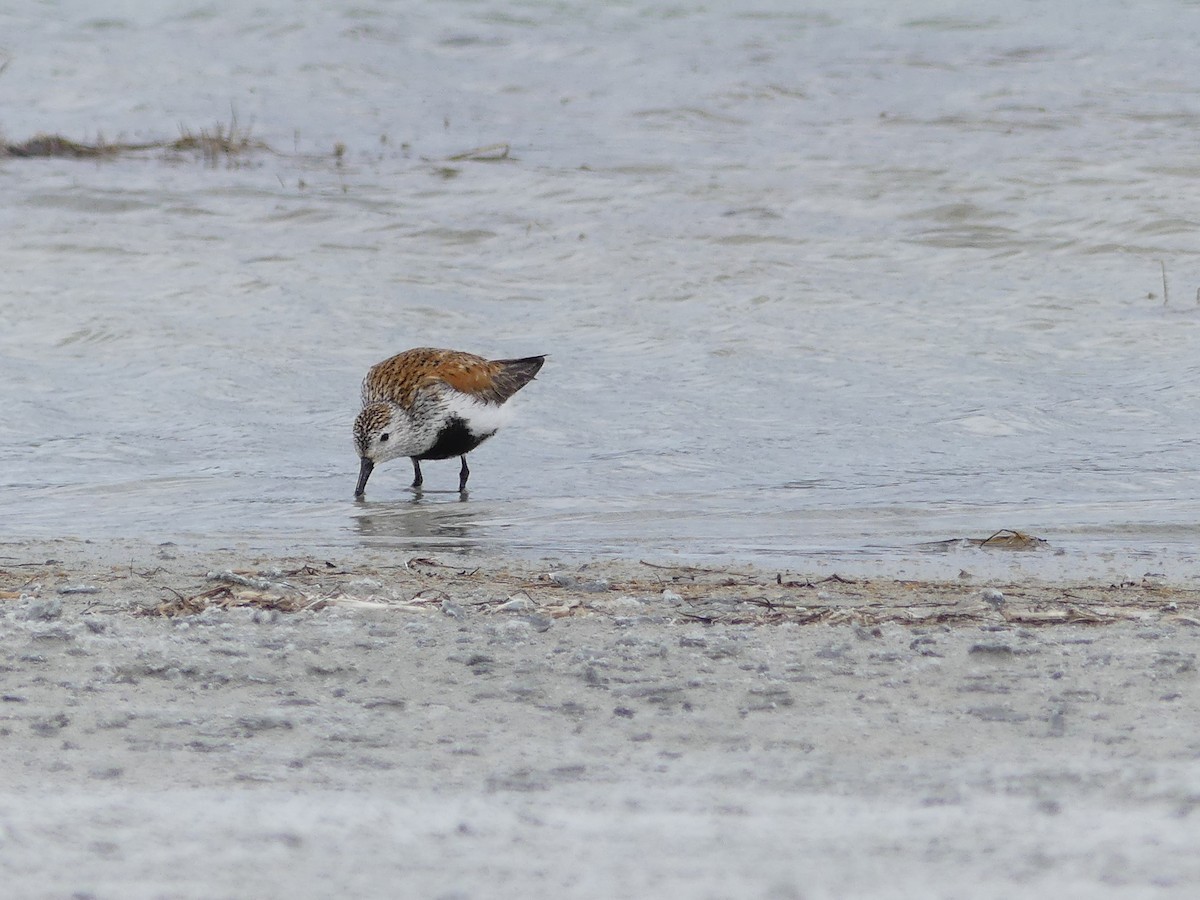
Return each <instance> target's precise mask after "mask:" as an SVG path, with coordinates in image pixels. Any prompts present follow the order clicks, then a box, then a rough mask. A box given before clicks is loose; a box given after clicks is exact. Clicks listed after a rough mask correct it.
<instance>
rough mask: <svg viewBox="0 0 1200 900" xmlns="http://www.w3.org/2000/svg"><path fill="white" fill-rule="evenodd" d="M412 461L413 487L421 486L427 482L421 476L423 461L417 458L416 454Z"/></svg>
mask: <svg viewBox="0 0 1200 900" xmlns="http://www.w3.org/2000/svg"><path fill="white" fill-rule="evenodd" d="M412 462H413V483H412V486H413V487H420V486H421V485H422V484H424V483H425V479H424V478H422V477H421V463H420V462H419V461H418V460H417V458H416V457H415V456H414V457H412Z"/></svg>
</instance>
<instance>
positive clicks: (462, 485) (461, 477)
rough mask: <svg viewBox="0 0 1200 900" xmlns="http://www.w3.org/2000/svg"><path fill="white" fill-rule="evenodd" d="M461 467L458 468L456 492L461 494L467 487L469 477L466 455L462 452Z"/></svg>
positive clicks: (469, 471)
mask: <svg viewBox="0 0 1200 900" xmlns="http://www.w3.org/2000/svg"><path fill="white" fill-rule="evenodd" d="M462 461H463V464H462V468H461V469H459V470H458V492H459V493H460V494H461V493H462V492H463V491H465V490H466V489H467V479H468V478H470V477H471V470H470V469H468V468H467V455H466V454H465V453H464V454H463V457H462Z"/></svg>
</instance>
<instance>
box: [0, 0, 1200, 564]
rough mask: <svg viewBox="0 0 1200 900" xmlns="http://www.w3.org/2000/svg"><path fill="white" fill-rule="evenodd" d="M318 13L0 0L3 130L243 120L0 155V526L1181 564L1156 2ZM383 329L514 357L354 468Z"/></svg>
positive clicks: (1167, 108) (905, 559)
mask: <svg viewBox="0 0 1200 900" xmlns="http://www.w3.org/2000/svg"><path fill="white" fill-rule="evenodd" d="M326 6H327V5H322V4H315V3H313V4H294V3H279V2H265V3H260V4H256V5H255V6H254V7H253V8H249V7H244V6H242V5H240V4H233V3H216V4H212V3H210V4H199V3H173V4H128V5H125V6H119V7H116V8H114V9H111V10H109V11H108V12H107V13H106V14H105V15H104V16H103V17H100V16H97V15H96V13H95V12H93V11H92V10H93V9H94V6H93V5H92V4H88V3H83V2H62V3H58V4H53V5H51V6H49V7H48V6H46V5H44V4H36V5H35V4H29V5H26V6H25V7H23V8H22V7H18V11H16V12H13V11H7V12H0V35H3V38H2V40H3V42H4V43H3V45H2V46H3V51H4V53H5V54H6V58H7V60H8V66H7V68H6V70H5V71H4V72H3V73H2V74H0V90H2V91H3V92H4V95H5V96H6V97H7V98H8V99H9V102H8V103H7V104H5V105H4V106H3V107H2V108H0V128H2V129H3V132H4V135H5V136H6V138H7V139H8V140H10V141H14V142H15V141H19V140H24V139H25V138H27V137H29V136H31V135H33V134H35V133H37V132H42V131H44V132H57V133H61V134H64V135H66V136H67V137H70V138H73V139H95V138H97V137H99V136H103V137H105V138H107V139H109V140H117V139H120V140H128V141H143V140H161V139H171V138H173V137H174V136H176V134H177V128H178V125H180V124H182V125H183V126H184V127H187V128H190V129H192V130H198V129H200V128H205V127H210V126H212V125H213V124H214V123H216V122H219V121H223V122H228V121H229V118H230V115H231V112H230V111H231V109H232V110H235V111H236V115H237V117H238V121H239V122H240V123H241V124H242V125H243V126H248V127H250V128H251V129H252V134H253V136H254V137H255V138H256V139H259V140H261V141H264V142H265V143H266V144H268V145H269V146H270V148H272V149H271V150H270V151H260V152H256V153H252V154H248V155H245V156H242V157H239V158H237V159H232V160H221V161H219V162H218V163H217V164H216V165H209V164H207V163H206V162H205V160H203V159H202V158H198V157H194V156H191V155H171V154H164V153H162V152H157V151H149V152H144V153H141V154H135V155H128V156H123V157H120V158H117V159H114V160H108V161H103V162H96V161H85V160H66V159H51V160H28V159H9V160H3V161H0V190H2V191H3V192H4V197H5V199H6V202H5V203H4V205H3V207H2V211H0V217H2V220H0V221H2V222H3V228H4V235H5V239H4V241H3V242H0V271H2V272H4V274H5V290H4V291H3V293H2V294H0V321H2V322H3V325H4V327H3V330H2V331H0V407H2V408H3V409H4V410H5V415H4V416H3V417H2V419H0V492H2V498H3V508H4V510H3V514H2V516H0V539H3V540H6V541H13V540H22V539H27V538H47V537H76V538H85V539H94V540H103V539H106V538H114V537H125V538H128V537H132V538H142V539H147V540H161V541H177V542H188V543H200V544H206V545H222V544H239V545H249V546H260V547H264V548H270V549H276V550H279V549H294V550H296V551H298V552H318V551H319V550H322V549H323V548H331V549H336V548H338V547H346V546H354V545H362V544H367V545H372V546H395V547H396V548H397V550H398V552H399V551H403V552H408V551H410V550H412V549H414V548H416V549H427V548H434V549H436V548H443V547H452V548H468V549H479V550H485V551H488V552H498V553H508V552H515V553H520V554H532V555H539V556H541V555H577V554H580V555H594V554H601V555H610V554H611V555H617V556H631V557H639V556H648V557H661V556H664V555H668V556H669V555H673V554H679V555H682V556H684V557H689V558H695V557H705V556H720V557H736V558H748V559H754V560H759V561H769V562H770V563H772V564H778V565H781V566H782V565H789V566H802V567H807V568H818V569H819V568H822V567H827V568H832V569H838V570H840V571H846V570H848V569H849V570H855V569H858V570H866V571H871V570H886V571H889V572H895V571H901V572H907V571H911V572H914V573H917V572H919V573H922V574H931V573H934V574H937V573H942V574H944V573H947V572H950V573H954V572H957V571H958V569H959V568H962V567H965V568H970V569H973V570H979V569H985V570H986V569H989V568H1000V569H1006V568H1011V567H1015V568H1019V569H1022V570H1024V569H1032V570H1034V571H1037V572H1039V573H1046V572H1050V573H1054V574H1068V575H1074V574H1083V575H1100V576H1101V577H1108V575H1109V574H1110V573H1112V574H1114V575H1117V576H1120V575H1134V576H1140V575H1141V573H1143V572H1145V571H1165V572H1166V573H1167V574H1168V575H1171V576H1173V577H1179V578H1190V577H1196V576H1198V575H1200V560H1198V558H1197V556H1196V554H1195V533H1196V512H1195V510H1196V503H1195V498H1196V495H1197V493H1198V491H1200V478H1198V477H1197V469H1198V466H1197V463H1198V461H1200V445H1198V444H1197V441H1196V438H1195V434H1196V431H1195V421H1196V410H1197V399H1198V396H1197V389H1196V385H1197V377H1198V375H1200V356H1198V355H1197V353H1196V352H1195V348H1196V345H1197V338H1198V337H1200V333H1198V331H1197V329H1198V328H1200V306H1198V305H1197V303H1196V298H1195V289H1196V287H1197V285H1200V266H1197V264H1196V263H1197V259H1196V257H1197V243H1196V240H1195V236H1196V232H1197V225H1198V217H1197V212H1196V210H1197V208H1200V207H1198V203H1197V201H1198V200H1200V180H1198V177H1200V165H1197V163H1196V161H1195V148H1196V146H1197V145H1198V144H1200V75H1197V74H1196V71H1195V67H1194V66H1192V65H1191V64H1190V63H1191V61H1192V59H1193V57H1194V47H1195V46H1196V43H1197V40H1198V39H1200V7H1197V6H1196V5H1195V4H1187V3H1159V4H1152V5H1146V6H1139V8H1138V11H1137V15H1136V17H1135V16H1133V15H1132V14H1131V13H1130V12H1129V11H1128V10H1127V8H1126V7H1125V5H1124V4H1121V3H1117V2H1100V3H1095V4H1089V5H1087V6H1086V7H1084V8H1081V7H1079V6H1078V4H1067V3H1061V2H1060V3H1051V4H1035V3H1027V4H1011V3H1006V4H1001V3H995V2H985V3H980V4H974V5H973V8H972V10H971V11H969V12H965V13H954V14H952V15H947V14H945V12H944V8H943V5H941V4H935V3H910V4H904V5H903V9H897V8H896V7H895V5H893V4H872V3H859V4H850V5H849V7H846V6H845V5H842V4H839V5H836V6H834V5H830V6H817V5H813V6H806V7H804V9H803V10H801V11H797V4H794V3H785V2H764V3H761V4H756V5H754V6H753V7H752V8H751V9H750V10H749V11H746V8H745V5H744V4H742V3H716V4H709V5H706V6H705V7H704V8H700V7H698V6H695V5H692V4H681V5H674V6H668V5H659V4H654V3H647V2H628V3H613V4H605V5H598V4H583V3H580V4H571V3H567V4H558V3H540V2H516V0H497V2H478V3H467V2H464V3H456V4H426V5H404V6H403V7H400V8H397V7H395V6H394V5H392V4H387V3H383V2H372V0H366V2H361V3H356V4H353V5H345V6H340V7H339V8H336V9H328V8H326ZM22 9H23V11H22ZM17 98H19V101H20V102H19V103H18V102H15V101H16V99H17ZM498 142H503V143H507V144H509V145H510V147H511V153H510V158H508V159H506V160H503V161H492V162H484V161H472V160H465V161H464V160H449V159H448V157H450V156H451V155H453V154H457V153H460V152H462V151H465V150H469V149H472V148H475V147H479V146H483V145H489V144H493V143H498ZM338 144H341V145H343V146H344V148H345V152H344V155H342V156H340V157H339V156H337V155H336V154H335V152H334V150H335V146H336V145H338ZM1159 260H1163V261H1164V262H1165V263H1166V266H1167V269H1168V274H1169V275H1170V277H1171V293H1170V303H1169V304H1168V305H1165V306H1164V304H1163V298H1162V287H1161V276H1160V270H1159V262H1158V261H1159ZM418 345H434V346H452V347H457V348H461V349H465V350H472V351H475V352H481V353H485V354H488V355H491V356H496V357H499V356H516V355H529V354H533V353H548V354H550V359H549V361H548V363H547V365H546V367H545V369H544V370H543V373H542V375H541V376H540V377H539V379H538V380H537V381H536V382H534V383H533V384H532V385H531V386H530V387H529V388H527V389H526V390H525V391H523V392H522V393H521V394H519V395H518V398H517V401H519V403H518V405H519V409H518V413H517V421H516V422H515V423H514V425H513V426H512V427H510V428H509V429H508V430H507V431H505V432H502V433H501V434H500V435H499V436H498V437H497V438H496V439H494V440H493V441H492V442H490V443H489V444H487V445H485V446H484V447H482V448H481V449H480V450H479V451H477V452H476V453H475V454H473V456H472V461H471V465H472V472H473V474H472V479H471V488H472V490H471V493H470V496H469V498H468V499H467V500H466V502H460V499H459V497H458V495H457V493H453V492H451V491H450V490H449V489H450V488H453V487H454V486H455V484H456V477H457V463H456V462H453V461H452V462H447V463H440V464H439V463H431V464H428V465H427V466H426V467H425V469H426V486H427V487H429V488H433V489H436V488H444V489H445V491H437V490H430V491H427V492H426V493H425V494H424V495H422V496H421V497H419V498H414V496H413V495H412V493H411V492H410V491H409V490H408V489H407V487H406V485H407V483H408V479H409V476H410V470H409V467H408V465H407V464H405V463H393V464H391V466H390V467H381V468H380V469H379V470H378V471H377V472H376V474H375V475H374V477H373V478H372V481H371V485H370V492H369V495H368V501H367V502H366V503H364V504H355V503H354V502H353V501H352V493H353V487H354V481H355V476H356V473H357V464H356V460H355V458H354V454H353V451H352V449H351V445H350V437H349V425H350V422H351V421H352V419H353V417H354V414H355V412H356V408H357V402H358V401H357V390H358V382H359V380H360V379H361V377H362V375H363V374H364V373H365V371H366V369H367V367H368V366H370V365H371V364H372V363H374V362H377V361H378V360H380V359H382V358H384V357H386V356H388V355H390V354H392V353H394V352H396V351H398V350H401V349H404V348H406V347H410V346H418ZM1000 528H1016V529H1021V530H1022V531H1026V532H1030V533H1033V534H1036V535H1039V536H1041V537H1043V538H1046V539H1047V540H1048V542H1049V544H1050V545H1051V547H1052V548H1054V550H1057V551H1058V552H1057V553H1055V552H1053V551H1051V552H1042V553H1037V554H1004V555H1002V558H999V559H998V557H997V555H996V554H983V553H981V552H980V551H966V550H958V551H952V552H949V553H947V552H939V551H930V550H925V549H922V545H923V544H924V543H925V542H930V541H936V540H940V539H945V538H954V537H963V536H971V537H986V536H987V535H988V534H990V533H992V532H993V531H995V530H997V529H1000Z"/></svg>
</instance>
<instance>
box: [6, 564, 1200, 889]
mask: <svg viewBox="0 0 1200 900" xmlns="http://www.w3.org/2000/svg"><path fill="white" fill-rule="evenodd" d="M0 556H2V557H3V559H0V760H2V765H0V882H2V883H3V884H4V885H5V887H4V891H3V892H4V894H5V896H11V897H30V898H38V897H81V898H82V897H95V898H108V897H113V898H116V897H120V898H142V897H145V898H151V897H154V898H158V897H186V898H191V897H196V898H201V897H204V898H210V897H329V896H344V897H428V898H475V897H479V898H483V897H510V896H512V897H515V896H521V897H584V898H593V897H594V898H608V897H618V896H623V897H705V898H710V897H711V898H721V897H730V898H733V897H737V898H746V897H749V898H760V897H761V898H771V900H784V898H827V897H828V898H832V897H849V896H854V897H922V898H926V897H956V898H960V897H997V898H999V897H1013V896H1054V897H1056V898H1062V897H1080V898H1083V897H1088V898H1094V897H1133V896H1153V897H1192V896H1195V895H1196V891H1197V889H1198V886H1200V856H1198V855H1197V854H1196V852H1195V848H1196V846H1197V841H1198V840H1200V811H1197V810H1198V808H1200V704H1198V702H1197V690H1196V688H1197V674H1196V643H1197V638H1198V637H1200V594H1198V593H1197V592H1195V591H1190V590H1185V589H1183V588H1180V587H1177V586H1172V585H1170V584H1167V583H1161V582H1158V581H1155V580H1153V579H1151V580H1148V581H1140V582H1137V583H1125V584H1107V583H1103V582H1099V583H1079V584H1032V583H1031V584H999V583H986V584H983V583H978V582H977V581H976V580H975V579H971V578H962V579H958V580H955V581H952V582H946V583H931V582H915V581H899V580H889V579H871V580H862V579H840V578H836V577H834V578H826V579H824V580H820V581H814V580H809V579H807V578H806V577H805V576H804V575H803V574H799V573H792V572H775V571H765V570H760V569H754V568H750V567H744V566H738V565H736V564H732V563H731V564H730V565H728V566H709V567H701V568H697V567H687V566H673V565H670V564H667V563H662V562H659V563H655V564H647V563H641V562H633V561H597V562H594V563H590V564H587V565H580V564H579V563H577V562H572V563H570V564H562V563H555V562H553V561H545V562H538V563H533V562H527V561H521V560H496V559H488V558H479V559H472V558H465V557H445V558H443V557H437V558H429V557H410V558H398V557H397V556H396V555H394V554H391V555H389V554H386V553H383V552H376V551H368V550H360V551H353V552H349V553H346V554H344V555H342V556H338V557H337V558H325V557H320V556H318V557H304V556H295V557H283V556H274V557H266V556H260V555H257V554H256V553H254V552H253V551H248V550H231V551H219V552H218V551H198V550H189V549H185V548H180V547H175V546H156V547H148V546H136V545H117V544H112V545H105V546H95V545H88V544H81V543H77V542H49V543H36V544H8V545H4V546H0Z"/></svg>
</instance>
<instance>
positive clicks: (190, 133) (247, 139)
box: [0, 116, 272, 165]
mask: <svg viewBox="0 0 1200 900" xmlns="http://www.w3.org/2000/svg"><path fill="white" fill-rule="evenodd" d="M154 150H159V151H163V152H165V153H171V154H185V153H191V154H196V155H198V156H200V157H202V158H203V159H204V161H205V162H207V163H208V164H209V165H216V164H217V163H218V162H220V161H221V160H231V159H233V158H236V157H241V156H246V155H249V154H253V153H262V152H266V153H270V152H272V150H271V148H270V147H269V146H268V145H267V144H266V143H265V142H263V141H260V140H257V139H255V138H254V137H253V136H252V134H251V130H250V128H249V127H248V126H242V125H240V124H239V123H238V120H237V117H236V116H234V117H232V118H231V119H230V121H229V122H228V123H224V122H218V123H216V124H215V125H213V126H212V127H210V128H201V129H199V130H193V129H190V128H188V127H186V126H182V125H181V126H180V128H179V137H178V138H176V139H175V140H171V141H148V142H142V143H130V142H126V141H106V140H104V139H103V138H100V139H97V140H96V141H95V142H91V143H89V142H84V141H73V140H71V139H70V138H66V137H63V136H62V135H58V134H37V135H34V136H33V137H32V138H29V139H28V140H26V141H22V142H20V143H17V144H10V143H4V144H0V154H3V155H5V156H10V157H14V158H18V159H111V158H114V157H117V156H122V155H127V154H131V153H144V152H147V151H154Z"/></svg>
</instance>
